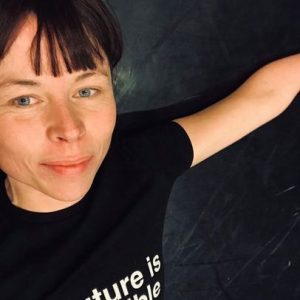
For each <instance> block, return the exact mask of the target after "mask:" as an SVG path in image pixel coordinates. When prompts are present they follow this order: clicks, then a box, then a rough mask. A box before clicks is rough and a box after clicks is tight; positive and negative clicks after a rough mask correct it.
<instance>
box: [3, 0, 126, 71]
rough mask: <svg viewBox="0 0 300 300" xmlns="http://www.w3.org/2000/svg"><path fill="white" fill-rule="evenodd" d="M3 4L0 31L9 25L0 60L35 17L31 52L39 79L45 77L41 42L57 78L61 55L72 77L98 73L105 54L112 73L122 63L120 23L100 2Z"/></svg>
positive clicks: (16, 0)
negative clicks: (92, 71) (77, 73)
mask: <svg viewBox="0 0 300 300" xmlns="http://www.w3.org/2000/svg"><path fill="white" fill-rule="evenodd" d="M1 2H2V3H1V5H0V29H1V31H2V29H3V28H4V26H3V25H4V23H6V26H5V28H6V30H5V31H6V33H4V34H3V33H0V35H1V37H0V59H3V58H4V57H5V55H6V53H7V52H8V51H9V48H10V47H11V45H12V44H13V42H14V40H15V39H16V37H17V32H18V30H19V29H20V27H21V25H22V23H23V22H24V19H26V18H28V17H29V16H30V15H34V16H36V20H37V31H36V35H35V37H34V39H33V41H32V45H31V52H30V56H31V62H32V67H33V70H34V72H35V73H36V75H40V74H41V73H42V70H41V40H42V38H43V39H45V41H46V47H47V50H48V57H49V63H50V65H51V72H52V74H53V76H55V77H57V76H59V75H60V74H61V68H60V66H59V59H58V58H59V56H60V55H61V57H62V58H63V62H64V65H65V67H66V70H67V71H68V72H69V73H72V72H73V71H80V70H87V69H96V68H97V62H99V61H100V62H102V63H103V61H104V59H105V57H104V54H105V55H106V56H107V59H108V62H109V65H110V68H111V70H112V69H113V68H114V67H115V66H116V65H117V63H118V62H119V60H120V59H121V56H122V50H123V44H122V35H121V30H120V26H119V23H118V21H117V18H116V17H114V15H113V14H112V12H111V11H110V10H109V9H108V8H107V7H106V6H105V5H104V4H103V3H102V2H101V1H97V0H93V1H89V0H86V1H75V0H74V1H72V0H64V1H59V0H56V1H55V0H54V1H53V0H52V1H51V0H43V1H39V0H34V1H30V0H27V1H26V0H25V1H20V0H13V1H11V0H10V1H1ZM3 2H4V3H3ZM3 16H4V18H3ZM1 17H2V18H1ZM21 21H22V22H21Z"/></svg>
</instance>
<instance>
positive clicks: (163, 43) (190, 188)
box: [109, 0, 300, 300]
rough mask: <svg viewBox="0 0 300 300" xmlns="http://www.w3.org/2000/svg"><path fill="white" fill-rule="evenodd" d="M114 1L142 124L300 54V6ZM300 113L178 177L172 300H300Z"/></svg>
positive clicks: (171, 242) (133, 103)
mask: <svg viewBox="0 0 300 300" xmlns="http://www.w3.org/2000/svg"><path fill="white" fill-rule="evenodd" d="M109 3H110V5H111V7H112V8H113V10H114V11H115V13H116V14H117V16H118V17H119V20H120V23H121V25H122V29H123V34H124V41H125V52H124V56H123V59H122V61H121V63H120V65H119V66H118V69H117V73H116V79H115V85H116V99H117V104H118V112H119V113H129V112H135V113H131V114H130V118H132V116H133V117H135V121H134V122H133V123H135V124H141V123H143V122H144V123H145V124H146V123H148V124H149V123H151V122H157V121H159V120H163V119H174V118H176V117H179V116H184V115H188V114H190V113H193V112H196V111H198V110H200V109H203V108H205V107H206V106H208V105H211V104H213V103H214V102H216V101H218V100H220V99H222V98H223V97H225V96H227V95H228V94H229V93H231V92H232V91H234V90H235V89H236V88H237V87H238V86H239V85H240V84H242V83H243V82H244V81H245V80H246V79H247V78H248V77H249V76H250V75H251V74H252V73H254V72H255V71H256V70H258V69H259V68H260V67H262V66H263V65H265V64H267V63H269V62H271V61H274V60H276V59H279V58H282V57H285V56H289V55H292V54H296V53H300V18H299V13H300V2H299V0H289V1H283V0H281V1H278V0H276V1H274V0H273V1H271V0H262V1H253V0H252V1H250V0H246V1H245V0H243V1H241V0H240V1H237V0H206V1H201V0H197V1H196V0H151V1H150V0H138V1H132V0H126V1H124V0H110V1H109ZM282 80H283V82H284V78H283V79H282ZM299 87H300V69H299ZM141 111H145V112H144V113H141ZM299 116H300V97H299V94H298V96H297V97H296V98H295V100H294V101H293V103H292V104H291V105H290V106H289V107H288V109H287V110H286V111H285V112H284V113H282V114H281V115H279V116H278V117H277V118H275V119H273V120H272V121H271V122H268V123H267V124H265V125H263V126H261V127H260V128H258V129H256V130H255V131H253V132H252V133H250V134H249V135H247V136H246V137H244V138H243V139H241V140H239V141H238V142H236V143H234V144H233V145H231V146H229V147H227V148H226V149H224V150H222V151H220V152H219V153H217V154H215V155H213V156H212V157H210V158H209V159H207V160H205V161H203V162H201V163H200V164H198V165H197V166H195V167H193V168H191V169H190V170H188V171H187V172H186V173H184V175H182V176H181V177H179V178H178V179H177V181H176V183H175V185H174V187H173V190H172V193H171V196H170V200H169V205H168V210H167V215H166V223H165V230H164V240H163V245H164V258H165V272H166V274H165V275H166V281H165V283H166V290H165V297H166V300H198V299H199V300H201V299H205V300H217V299H218V300H223V299H224V300H225V299H239V300H244V299H245V300H247V299H249V300H254V299H255V300H260V299H263V300H277V299H278V300H279V299H280V300H281V299H284V300H285V299H287V300H290V299H300V237H299V234H300V224H299V220H300V201H299V200H300V138H299V136H300V135H299V133H300V122H299Z"/></svg>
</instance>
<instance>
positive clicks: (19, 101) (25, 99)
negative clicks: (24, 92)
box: [15, 97, 31, 106]
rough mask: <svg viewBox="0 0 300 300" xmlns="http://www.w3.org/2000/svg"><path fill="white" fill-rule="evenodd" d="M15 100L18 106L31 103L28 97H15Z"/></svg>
mask: <svg viewBox="0 0 300 300" xmlns="http://www.w3.org/2000/svg"><path fill="white" fill-rule="evenodd" d="M15 102H16V104H17V105H20V106H28V105H29V104H30V103H31V101H30V97H21V98H19V99H16V100H15Z"/></svg>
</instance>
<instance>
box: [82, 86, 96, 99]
mask: <svg viewBox="0 0 300 300" xmlns="http://www.w3.org/2000/svg"><path fill="white" fill-rule="evenodd" d="M92 91H93V90H92V89H89V88H86V89H82V90H80V91H79V96H80V97H83V98H87V97H91V96H93V93H92Z"/></svg>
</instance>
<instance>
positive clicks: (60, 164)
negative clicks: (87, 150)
mask: <svg viewBox="0 0 300 300" xmlns="http://www.w3.org/2000/svg"><path fill="white" fill-rule="evenodd" d="M91 158H92V157H88V158H84V159H77V160H74V161H57V162H47V163H43V164H42V166H44V167H46V168H48V169H49V170H51V171H54V172H56V173H57V174H59V175H77V174H80V173H82V172H83V171H84V170H85V169H86V168H87V166H88V164H89V162H90V161H91Z"/></svg>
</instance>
